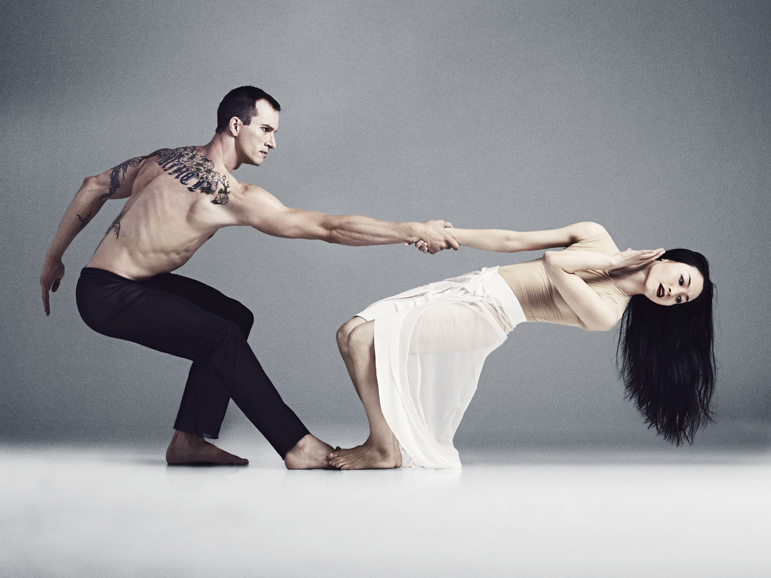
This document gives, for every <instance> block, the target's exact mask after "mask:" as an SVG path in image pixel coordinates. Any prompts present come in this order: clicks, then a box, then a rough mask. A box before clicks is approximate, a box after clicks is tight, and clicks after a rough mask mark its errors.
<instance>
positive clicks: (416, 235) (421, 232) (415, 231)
mask: <svg viewBox="0 0 771 578" xmlns="http://www.w3.org/2000/svg"><path fill="white" fill-rule="evenodd" d="M407 224H408V225H409V228H408V233H407V240H406V242H407V243H409V244H410V245H411V244H413V243H417V242H418V241H420V240H423V241H425V240H426V239H427V238H428V234H427V233H428V227H427V226H426V224H425V223H416V222H414V223H407Z"/></svg>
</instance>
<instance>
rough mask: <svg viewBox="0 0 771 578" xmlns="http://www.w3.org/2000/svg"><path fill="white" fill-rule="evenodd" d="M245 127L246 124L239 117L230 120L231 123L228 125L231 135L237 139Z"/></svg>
mask: <svg viewBox="0 0 771 578" xmlns="http://www.w3.org/2000/svg"><path fill="white" fill-rule="evenodd" d="M243 126H244V123H243V122H241V119H240V118H238V117H237V116H234V117H233V118H231V119H230V122H229V123H228V130H229V131H230V135H231V136H233V137H237V136H238V133H239V132H241V128H242V127H243Z"/></svg>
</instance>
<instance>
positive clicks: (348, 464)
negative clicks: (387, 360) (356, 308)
mask: <svg viewBox="0 0 771 578" xmlns="http://www.w3.org/2000/svg"><path fill="white" fill-rule="evenodd" d="M337 337H338V339H337V341H338V347H339V348H340V354H341V355H342V356H343V361H345V366H346V367H347V368H348V373H349V375H350V376H351V381H353V386H354V387H355V388H356V393H358V394H359V399H361V402H362V403H363V404H364V411H365V412H366V413H367V420H368V421H369V431H370V434H369V437H368V438H367V441H366V442H364V443H363V444H362V445H360V446H356V447H355V448H351V449H346V450H335V451H333V452H332V453H330V454H329V462H330V463H331V464H332V465H333V466H335V467H337V468H340V469H341V470H361V469H385V468H398V467H400V466H401V465H402V455H401V452H400V450H399V442H398V441H397V440H396V437H395V436H394V434H393V432H392V431H391V428H390V427H388V423H387V422H386V420H385V417H384V416H383V412H382V410H381V408H380V395H379V392H378V384H377V375H376V372H375V339H374V337H375V333H374V322H372V321H365V320H364V319H361V318H359V317H354V318H353V319H351V320H350V321H349V322H348V323H346V324H345V325H343V326H342V327H341V328H340V331H338V336H337Z"/></svg>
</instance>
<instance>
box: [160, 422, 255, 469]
mask: <svg viewBox="0 0 771 578" xmlns="http://www.w3.org/2000/svg"><path fill="white" fill-rule="evenodd" d="M166 462H167V463H168V464H170V465H181V464H220V465H229V466H245V465H246V464H248V463H249V460H245V459H244V458H239V457H238V456H234V455H233V454H229V453H228V452H226V451H224V450H221V449H219V448H218V447H217V446H215V445H214V444H210V443H209V442H207V441H206V440H205V439H203V436H199V435H195V434H191V433H185V432H182V431H179V430H175V431H174V436H173V437H172V438H171V443H170V444H169V447H168V449H167V450H166Z"/></svg>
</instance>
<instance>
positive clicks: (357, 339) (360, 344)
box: [347, 321, 375, 354]
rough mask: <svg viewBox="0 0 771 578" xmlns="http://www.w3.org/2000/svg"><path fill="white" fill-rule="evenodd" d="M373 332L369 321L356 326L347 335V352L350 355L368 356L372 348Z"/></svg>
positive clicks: (372, 326) (372, 324) (372, 325)
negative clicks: (361, 354) (362, 354)
mask: <svg viewBox="0 0 771 578" xmlns="http://www.w3.org/2000/svg"><path fill="white" fill-rule="evenodd" d="M374 341H375V330H374V323H372V322H371V321H369V322H363V323H359V324H357V325H356V326H355V327H353V328H352V329H351V331H350V333H349V334H348V344H347V346H348V351H349V352H350V353H351V354H356V353H366V354H369V352H370V351H371V349H372V348H373V346H374Z"/></svg>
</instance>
